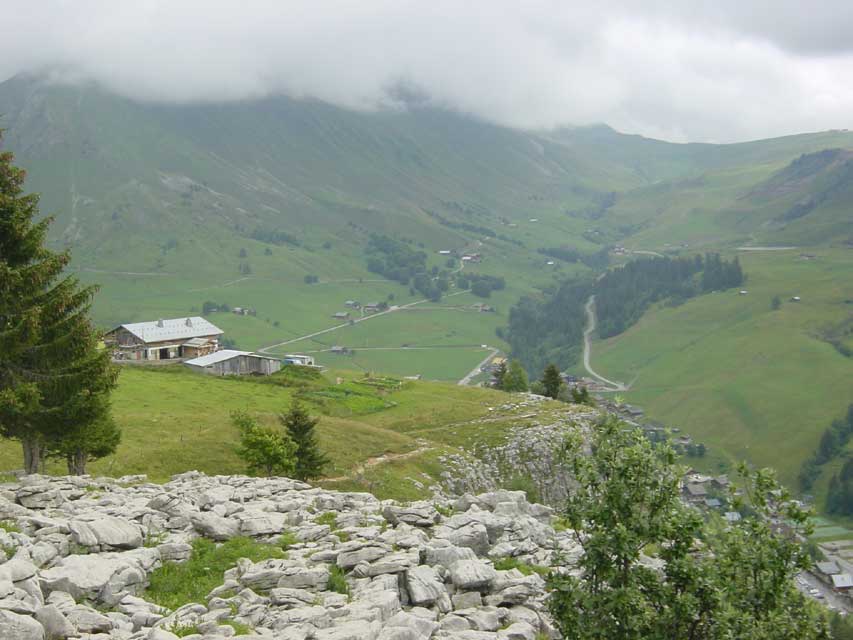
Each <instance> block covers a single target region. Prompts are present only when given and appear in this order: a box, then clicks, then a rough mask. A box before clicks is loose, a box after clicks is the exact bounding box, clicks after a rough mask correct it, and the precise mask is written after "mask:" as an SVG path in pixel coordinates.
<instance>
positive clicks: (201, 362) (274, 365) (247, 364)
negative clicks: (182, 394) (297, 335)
mask: <svg viewBox="0 0 853 640" xmlns="http://www.w3.org/2000/svg"><path fill="white" fill-rule="evenodd" d="M184 364H185V365H186V366H188V367H189V368H190V369H192V370H193V371H197V372H199V373H207V374H210V375H214V376H245V375H260V376H268V375H270V374H271V373H275V372H276V371H279V370H280V369H281V360H279V359H278V358H272V357H270V356H262V355H260V354H257V353H251V352H249V351H236V350H234V349H223V350H222V351H217V352H216V353H209V354H207V355H206V356H201V357H200V358H193V359H192V360H187V361H186V362H184Z"/></svg>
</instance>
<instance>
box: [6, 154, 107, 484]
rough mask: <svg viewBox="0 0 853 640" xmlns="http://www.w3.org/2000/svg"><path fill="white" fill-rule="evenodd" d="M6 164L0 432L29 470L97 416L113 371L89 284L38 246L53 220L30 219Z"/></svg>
mask: <svg viewBox="0 0 853 640" xmlns="http://www.w3.org/2000/svg"><path fill="white" fill-rule="evenodd" d="M12 161H13V156H12V154H11V153H10V152H3V153H0V435H2V436H4V437H7V438H14V439H16V440H19V441H20V442H21V443H22V445H23V450H24V470H25V471H26V472H27V473H35V472H37V471H38V470H39V468H40V466H41V462H42V457H43V454H44V453H45V452H46V447H47V446H50V445H51V444H55V443H57V442H59V441H60V440H61V439H62V437H63V436H64V435H66V434H67V433H68V432H69V429H71V428H82V427H83V426H85V425H94V424H96V423H97V422H98V421H99V420H100V419H102V418H103V411H104V401H103V397H104V396H105V395H106V394H108V393H109V391H110V390H111V389H112V388H113V387H114V386H115V381H116V377H117V369H116V367H115V366H114V365H112V364H111V363H110V355H109V352H108V351H106V350H104V349H100V348H99V342H100V339H101V336H100V334H99V332H98V331H96V329H95V327H94V326H93V325H92V323H91V322H90V321H89V318H88V311H89V306H90V304H91V299H92V296H93V295H94V293H95V291H96V288H95V287H82V286H81V285H80V283H79V281H78V280H77V279H76V278H74V277H71V276H64V275H63V270H64V268H65V267H66V265H67V264H68V261H69V259H70V256H69V254H68V252H63V253H56V252H53V251H50V250H49V249H47V248H46V247H45V237H46V234H47V229H48V226H49V225H50V223H51V221H52V218H43V219H41V220H37V218H38V216H39V210H38V195H36V194H25V193H24V192H23V184H24V178H25V172H24V171H23V170H22V169H20V168H18V167H15V166H14V165H13V164H12Z"/></svg>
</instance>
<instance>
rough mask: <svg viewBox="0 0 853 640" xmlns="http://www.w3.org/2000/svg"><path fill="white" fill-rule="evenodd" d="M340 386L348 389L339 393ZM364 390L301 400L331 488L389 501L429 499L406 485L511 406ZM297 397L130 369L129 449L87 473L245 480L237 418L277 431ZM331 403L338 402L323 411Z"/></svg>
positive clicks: (487, 397)
mask: <svg viewBox="0 0 853 640" xmlns="http://www.w3.org/2000/svg"><path fill="white" fill-rule="evenodd" d="M336 378H340V379H342V380H343V383H342V384H335V383H334V381H335V379H336ZM273 379H275V377H274V378H273ZM360 380H364V376H363V374H357V373H348V372H345V371H334V372H330V373H329V374H328V375H327V376H325V377H322V378H320V379H319V380H318V381H315V382H312V383H311V385H310V386H309V387H307V391H303V395H302V396H301V397H302V399H303V401H304V402H307V404H308V407H309V409H310V410H311V412H312V413H313V414H315V415H320V416H321V419H320V424H319V426H318V431H319V436H320V444H321V447H322V448H323V450H324V451H325V452H326V453H327V454H328V455H329V456H330V458H331V460H332V464H331V465H330V467H329V468H328V469H327V470H326V475H327V477H328V478H339V480H337V481H332V482H330V486H335V487H345V486H346V487H354V488H360V489H366V488H368V487H370V488H372V489H373V490H378V491H379V493H380V494H381V495H383V496H385V497H390V496H407V497H417V496H420V495H424V494H423V493H421V492H420V490H418V489H417V488H416V487H415V486H414V485H413V484H412V483H407V482H404V481H403V478H404V477H405V475H409V474H415V475H420V474H421V473H422V472H425V473H432V474H433V476H432V477H433V478H437V476H438V473H439V472H440V470H441V469H437V468H436V466H435V464H436V463H435V458H436V456H437V455H439V453H441V452H447V451H456V450H457V449H456V448H457V447H460V446H470V445H472V444H473V443H474V442H475V441H481V440H483V439H484V437H485V436H484V433H483V429H484V427H483V425H481V424H471V421H474V420H476V419H478V418H482V417H483V416H485V415H488V416H489V417H490V418H494V417H495V416H496V415H498V414H499V413H500V412H498V413H495V412H494V411H490V408H494V407H495V406H496V405H499V404H503V403H505V402H506V401H507V399H508V398H509V396H507V395H506V394H504V393H501V392H497V391H491V390H487V389H476V388H470V387H458V386H456V385H452V384H442V383H434V382H405V383H403V385H402V388H401V389H400V390H397V391H389V392H384V391H382V390H381V387H379V388H377V387H373V386H369V385H362V384H360V383H359V381H360ZM298 389H299V388H298V387H284V386H280V385H278V384H271V383H270V379H260V380H259V379H249V378H242V379H237V378H218V377H211V376H205V375H201V374H197V373H194V372H190V371H188V370H186V369H184V368H183V367H181V366H180V365H178V366H169V367H133V366H126V367H124V368H122V371H121V376H120V379H119V386H118V389H117V390H116V392H115V393H114V395H113V414H114V417H115V419H116V421H117V423H118V424H119V425H120V426H121V428H122V432H123V434H122V435H123V438H122V442H121V445H120V446H119V449H118V451H117V452H116V453H115V454H114V455H112V456H109V457H108V458H105V459H103V460H100V461H97V462H94V463H92V464H90V467H89V471H90V473H92V474H93V475H99V474H104V475H111V476H119V475H124V474H136V473H145V474H147V475H148V476H149V477H150V478H151V479H152V480H155V481H165V480H167V479H168V478H169V477H170V476H171V475H172V474H175V473H180V472H183V471H187V470H190V469H198V470H200V471H204V472H205V473H209V474H231V473H243V472H245V466H244V465H243V463H242V462H241V461H240V459H239V458H238V457H237V455H236V452H235V449H236V446H237V431H236V429H235V428H234V427H233V426H232V424H231V421H230V413H231V412H232V411H235V410H244V411H248V412H249V413H250V414H252V415H254V416H256V417H257V418H258V419H259V420H260V421H261V422H263V423H266V424H275V423H276V420H277V418H276V416H277V415H278V414H279V413H282V412H286V411H287V410H288V408H289V407H290V405H291V403H292V402H293V398H294V394H295V393H297V391H298ZM353 389H355V390H356V391H359V393H361V394H363V395H349V396H348V397H346V398H343V399H336V398H337V396H336V395H335V394H340V393H343V392H344V391H345V390H346V392H349V391H351V390H353ZM328 398H332V399H331V400H328V401H326V402H325V404H323V405H322V406H321V404H319V403H320V402H322V401H324V400H327V399H328ZM557 408H558V409H559V407H557ZM504 413H505V415H504V417H505V419H506V422H501V421H497V422H495V423H493V424H490V425H489V427H488V431H489V436H488V437H490V438H498V437H500V434H501V433H503V430H504V429H505V428H506V427H508V426H510V425H511V424H514V423H515V421H514V420H513V415H514V414H513V413H512V412H511V411H510V412H504ZM415 450H422V451H421V452H420V453H418V454H417V455H414V456H412V457H408V458H406V459H405V460H400V461H399V462H396V463H395V462H394V461H393V460H392V462H389V463H388V465H377V466H375V467H371V468H370V469H369V470H368V471H366V472H364V471H361V472H357V471H358V468H359V467H360V466H361V465H363V464H364V463H366V462H367V461H368V460H369V459H371V458H376V457H379V456H383V455H389V454H390V455H392V456H393V455H395V454H404V453H407V452H412V451H415ZM20 466H21V452H20V447H19V446H18V445H16V444H15V443H13V442H10V441H4V442H0V472H3V471H10V470H13V469H18V468H20ZM386 466H387V468H385V467H386ZM48 471H51V472H57V473H64V467H63V466H62V465H60V463H59V462H58V461H57V462H52V463H50V464H49V466H48ZM398 471H399V473H398ZM400 474H403V475H400ZM381 479H384V480H382V481H381V482H380V480H381ZM422 479H423V478H422ZM383 483H384V484H383ZM380 485H382V486H380Z"/></svg>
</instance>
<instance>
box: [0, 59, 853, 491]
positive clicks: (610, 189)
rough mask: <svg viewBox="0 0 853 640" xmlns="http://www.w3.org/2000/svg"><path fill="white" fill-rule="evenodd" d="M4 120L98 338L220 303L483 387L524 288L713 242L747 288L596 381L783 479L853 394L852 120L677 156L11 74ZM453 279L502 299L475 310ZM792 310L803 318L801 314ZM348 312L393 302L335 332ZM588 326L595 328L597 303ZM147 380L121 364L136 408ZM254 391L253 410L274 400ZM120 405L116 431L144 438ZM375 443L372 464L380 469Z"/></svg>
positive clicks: (603, 369)
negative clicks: (406, 272)
mask: <svg viewBox="0 0 853 640" xmlns="http://www.w3.org/2000/svg"><path fill="white" fill-rule="evenodd" d="M0 113H2V114H3V116H2V120H0V126H2V127H4V128H5V129H6V131H5V134H4V142H3V144H4V147H5V148H8V149H10V150H12V151H14V152H15V154H16V160H17V162H18V163H19V164H20V165H21V166H24V167H26V168H27V170H28V181H27V189H28V190H31V191H36V192H39V193H41V194H42V200H41V210H42V211H43V212H44V213H46V214H54V215H56V221H55V223H54V224H53V225H52V227H51V237H50V241H51V244H52V246H54V247H55V248H69V249H71V250H72V252H73V253H72V255H73V261H72V263H71V267H70V272H71V273H73V274H74V275H76V276H77V277H78V278H79V279H80V280H81V281H82V282H83V283H85V284H90V283H91V284H98V285H99V286H100V292H99V293H98V295H97V296H96V297H95V300H94V306H93V308H92V313H93V317H94V319H95V321H96V322H97V323H98V324H99V325H100V326H101V327H103V328H110V327H113V326H116V325H117V324H119V323H123V322H132V321H141V320H152V319H157V318H163V317H167V318H168V317H182V316H187V315H197V314H201V313H202V310H203V309H204V307H205V303H213V304H215V305H223V304H225V305H227V306H228V307H229V308H234V307H238V306H239V307H244V308H250V309H252V310H253V315H237V314H234V313H232V312H227V311H214V312H211V313H209V314H208V319H209V320H210V321H211V322H213V323H214V324H216V325H217V326H219V327H221V328H222V329H223V330H224V331H225V336H226V337H227V339H228V340H229V344H230V345H231V346H235V347H237V348H239V349H244V350H261V351H264V352H266V353H270V354H272V355H284V354H286V353H303V352H304V353H307V354H310V355H312V356H314V357H315V358H316V360H317V362H318V363H319V364H321V365H323V366H324V367H327V368H328V369H329V370H331V371H339V370H343V371H348V372H350V373H349V374H347V375H363V374H365V373H369V372H373V373H378V374H388V375H393V376H396V377H400V378H402V377H421V378H423V379H424V380H426V381H437V383H451V384H450V385H446V386H440V387H436V388H437V389H439V388H440V389H441V391H440V392H438V391H437V392H436V393H437V395H439V396H441V395H443V394H445V393H449V392H448V391H446V389H448V388H449V386H458V385H456V383H457V382H459V381H460V380H463V379H464V380H471V381H473V382H474V383H477V382H479V381H480V380H481V379H482V376H479V377H478V376H476V375H474V376H469V374H471V373H476V368H477V367H478V365H479V364H480V363H481V362H483V361H484V359H485V358H486V357H487V356H488V355H489V354H490V353H492V352H493V350H498V352H499V353H503V354H509V355H521V354H513V353H511V352H512V347H511V346H510V344H509V342H508V341H507V339H506V328H507V327H508V326H509V324H510V315H511V313H512V312H513V309H514V308H515V307H516V305H517V303H518V302H519V300H520V299H522V298H523V297H525V296H527V297H529V298H530V299H531V300H534V301H543V300H548V299H550V297H551V296H553V295H554V293H555V292H556V291H557V290H558V289H559V287H560V285H561V284H563V283H566V282H568V281H571V280H572V279H581V280H583V281H586V282H592V281H594V279H595V278H597V277H600V276H601V274H602V273H604V272H605V271H606V270H607V269H612V268H615V267H618V266H619V265H621V264H624V263H626V262H628V261H630V260H636V259H642V258H651V257H655V256H671V257H676V256H682V257H687V256H693V255H695V254H699V253H705V252H720V253H721V254H722V256H723V258H724V259H732V258H733V257H734V256H736V255H737V256H738V257H739V259H740V261H741V263H742V265H743V270H744V273H745V275H746V282H745V284H744V285H743V286H744V287H745V288H746V289H747V290H748V294H747V295H745V296H738V295H737V294H736V292H734V291H731V290H727V291H725V292H718V293H704V294H702V295H698V296H696V297H694V298H691V299H688V300H686V301H684V302H683V304H679V305H677V306H676V305H668V304H666V303H665V304H659V303H658V304H654V305H652V306H651V307H650V308H649V309H648V310H646V311H645V313H643V314H642V316H641V317H640V319H639V321H638V322H637V323H636V324H635V325H633V326H630V327H629V328H628V329H627V330H626V331H624V332H623V333H620V334H618V335H615V336H613V337H610V338H607V339H606V340H600V339H599V338H598V337H597V334H596V333H595V332H589V333H588V337H589V338H591V340H592V343H591V345H592V351H591V356H589V360H588V367H589V368H590V369H592V370H593V371H595V372H596V373H597V374H598V375H599V376H601V377H603V378H605V379H606V380H609V381H613V382H614V383H617V382H621V384H614V385H613V386H614V388H617V387H618V388H619V389H620V391H619V393H620V394H622V395H624V396H625V397H626V398H627V399H628V400H629V401H630V402H632V403H635V404H638V405H640V406H642V407H643V408H644V409H646V411H647V413H648V415H649V416H650V417H652V418H655V419H659V420H661V421H662V422H663V423H665V424H667V425H674V426H675V425H677V426H679V427H681V428H683V429H684V430H685V431H687V432H688V433H691V434H692V435H693V436H694V438H695V439H697V440H699V441H702V442H704V443H706V444H707V445H708V447H709V457H708V459H707V460H706V461H705V462H703V464H706V466H708V467H709V468H710V467H715V468H719V467H720V465H723V466H726V465H731V464H732V463H733V462H735V461H737V460H740V459H742V458H746V459H748V460H750V461H752V462H755V463H759V464H772V465H773V466H775V467H777V468H778V469H779V472H780V475H781V477H782V478H783V480H785V482H786V483H789V484H790V483H792V482H793V481H794V480H795V477H796V473H797V469H798V468H799V464H800V462H801V461H802V460H803V459H804V458H805V457H806V456H807V455H809V453H810V452H811V450H812V449H813V448H814V445H815V443H816V441H817V439H818V438H819V437H820V433H821V432H822V430H823V429H824V428H825V426H826V424H827V422H828V421H829V420H831V418H832V417H834V416H835V414H836V413H837V412H838V409H839V407H842V406H846V405H847V404H848V403H849V401H850V399H851V394H853V389H851V386H850V382H849V380H850V379H851V371H853V369H851V363H853V361H851V360H850V358H847V357H845V356H843V355H842V354H841V353H840V351H839V348H844V345H847V346H848V347H849V346H850V339H851V338H850V337H849V332H848V333H845V331H846V327H847V324H845V323H847V322H848V320H847V319H848V318H849V315H850V311H849V309H848V307H847V306H845V304H846V303H845V301H846V300H849V299H851V298H853V293H851V292H850V290H849V287H848V284H849V282H850V281H851V279H850V275H851V268H853V267H851V258H850V256H851V249H850V243H851V239H853V216H851V215H850V209H849V203H850V202H851V199H853V182H852V181H851V180H850V175H851V174H850V169H849V167H850V166H851V165H850V163H851V157H850V152H849V151H848V150H849V149H853V134H851V133H850V132H847V131H840V130H836V131H826V132H818V133H810V134H802V135H795V136H787V137H783V138H776V139H771V140H760V141H755V142H747V143H738V144H728V145H713V144H672V143H667V142H662V141H657V140H652V139H648V138H643V137H641V136H636V135H627V134H623V133H619V132H617V131H614V130H613V129H611V128H609V127H606V126H603V125H596V126H589V127H576V128H565V129H559V130H553V131H538V130H530V131H527V130H518V129H510V128H506V127H501V126H498V125H494V124H490V123H487V122H485V121H482V120H478V119H476V118H473V117H470V116H466V115H463V114H460V113H455V112H452V111H445V110H441V109H437V108H427V107H420V106H413V107H411V108H409V109H400V110H388V111H385V110H379V111H365V112H356V111H348V110H345V109H341V108H338V107H334V106H331V105H328V104H324V103H322V102H318V101H313V100H298V99H292V98H284V97H273V98H266V99H263V100H257V101H245V102H240V103H228V104H222V105H215V104H191V105H166V104H156V103H142V102H135V101H133V100H130V99H127V98H123V97H119V96H117V95H114V94H112V93H110V92H108V91H107V90H104V89H102V88H100V87H98V86H96V85H86V84H83V85H58V84H51V83H49V82H45V81H43V80H41V79H39V78H38V77H35V76H18V77H15V78H12V79H10V80H8V81H6V82H4V83H2V84H0ZM376 236H383V237H387V238H392V239H393V240H394V241H396V242H399V243H402V244H404V245H405V246H407V247H410V248H411V250H412V251H414V252H423V254H424V256H425V258H424V270H425V274H427V275H428V276H429V278H432V279H433V280H431V282H437V281H438V280H441V279H446V280H448V288H447V289H446V290H445V291H443V292H442V294H441V296H440V297H438V298H437V299H429V298H428V297H426V296H424V295H423V294H422V293H421V291H418V290H416V289H415V287H414V286H413V285H414V281H413V280H411V281H409V282H408V284H402V283H401V282H402V281H404V280H405V278H402V279H389V278H386V277H383V276H382V275H380V274H378V273H376V272H375V271H374V270H371V269H370V268H369V267H370V264H369V260H370V258H371V254H369V253H368V248H369V246H370V243H371V239H372V238H374V237H376ZM790 247H797V248H796V249H793V248H790ZM762 248H766V249H773V250H772V251H761V250H759V249H762ZM741 249H751V250H748V251H747V250H741ZM473 254H476V255H477V256H479V258H478V259H477V261H476V262H463V261H461V257H462V256H465V255H473ZM800 254H805V255H813V256H815V257H814V259H811V258H809V259H803V260H800V259H799V256H800ZM463 266H464V269H463ZM460 269H462V271H461V272H460V271H459V270H460ZM453 274H456V275H468V274H479V275H484V276H493V277H496V278H502V279H503V282H505V287H504V288H502V289H499V290H498V289H496V290H492V291H491V292H489V293H488V297H482V296H478V295H475V294H474V292H473V291H471V290H469V289H466V288H463V287H459V286H457V279H456V278H455V277H452V276H453ZM776 295H778V296H780V298H781V299H782V301H783V303H782V306H781V309H779V310H778V311H775V312H772V313H771V309H770V305H771V300H772V298H773V297H774V296H776ZM795 295H799V296H801V297H802V302H801V303H800V304H797V305H795V304H793V303H789V302H788V299H789V298H790V297H792V296H795ZM587 299H588V296H584V297H583V302H582V303H581V305H582V304H585V303H586V301H587ZM348 300H357V301H360V302H361V303H362V304H366V303H368V302H375V303H385V304H387V305H388V311H387V312H379V313H376V314H375V315H369V316H362V315H361V312H352V314H351V316H350V317H349V319H347V320H343V321H342V320H339V319H336V318H335V317H334V316H335V315H336V314H339V313H342V312H350V311H351V310H350V309H348V308H347V307H346V306H345V303H346V301H348ZM478 305H487V306H488V307H489V308H490V309H491V310H489V311H481V310H478V309H481V308H482V306H480V307H478ZM576 313H577V314H580V315H579V317H581V322H583V321H584V318H583V315H582V314H584V310H583V308H582V306H580V307H578V308H577V309H576ZM582 333H583V328H581V330H580V331H579V332H578V336H577V340H574V338H572V339H570V340H569V341H568V342H566V341H565V340H563V342H562V343H560V340H559V336H556V337H555V338H554V343H553V344H549V345H548V349H551V351H549V352H547V353H544V354H540V357H539V359H540V360H542V361H543V363H544V362H547V361H548V360H549V359H553V360H555V361H556V364H557V365H558V366H559V367H560V368H561V369H563V370H566V371H568V372H571V373H578V374H579V373H582V371H583V370H582V363H583V361H584V350H583V348H582V347H583V343H584V340H583V335H582ZM830 334H832V336H831V340H830V341H828V340H827V339H824V338H822V337H821V336H824V337H826V336H829V335H830ZM836 334H837V335H836ZM832 340H834V341H835V343H834V344H835V346H833V343H832V342H831V341H832ZM839 345H840V346H839ZM588 353H589V352H588ZM528 374H529V375H530V376H531V378H532V379H535V378H537V377H538V376H539V375H540V374H541V371H539V370H530V371H528ZM145 375H147V374H145V373H142V372H138V371H135V370H129V371H126V372H124V373H123V374H122V376H123V379H126V380H127V381H128V382H126V383H125V382H122V385H123V387H122V388H123V391H121V393H126V392H127V391H128V389H129V388H130V387H131V386H133V381H134V380H139V381H142V383H143V384H148V382H146V381H148V378H145V377H144V376H145ZM152 375H154V374H152ZM139 376H142V377H141V378H140V377H139ZM175 379H176V380H177V379H179V378H175ZM207 382H208V383H209V384H220V382H219V381H207ZM191 383H192V381H191V380H187V381H186V384H187V385H189V386H192V384H191ZM425 384H426V383H425ZM429 384H432V383H429ZM155 386H156V385H155ZM179 386H183V382H182V385H179ZM232 388H234V389H236V388H237V387H228V389H232ZM188 391H189V390H188ZM469 392H470V393H472V394H477V393H480V390H471V391H469ZM460 393H461V392H460ZM252 395H253V394H250V395H249V396H247V397H243V396H240V397H241V398H242V400H241V402H244V403H251V404H254V403H255V402H259V403H261V404H263V403H264V402H267V401H266V400H263V399H259V400H257V401H256V400H255V399H254V398H253V397H252ZM285 395H286V393H285ZM284 400H285V404H286V398H284ZM119 404H122V403H116V409H115V411H116V415H117V417H119V421H120V422H121V423H122V424H123V425H132V424H136V422H135V421H136V418H134V417H131V416H130V415H122V414H121V413H120V412H121V411H122V409H120V408H119ZM125 405H126V403H125ZM199 411H201V410H199ZM175 415H177V414H175ZM199 415H200V416H204V415H205V413H204V412H203V411H202V412H201V413H200V414H199ZM163 419H164V420H172V421H173V426H174V424H177V423H180V425H181V429H182V430H183V429H184V428H185V427H184V426H183V424H184V422H187V421H186V420H185V418H184V417H181V418H180V419H178V418H177V417H173V418H167V417H166V415H165V414H164V417H163ZM199 420H201V418H199ZM213 422H214V423H216V424H221V425H223V428H224V422H227V421H225V419H224V418H223V417H222V416H220V417H218V418H214V419H213ZM368 432H369V430H368V431H366V432H365V433H364V439H365V442H372V440H371V437H372V436H370V434H369V433H368ZM359 433H360V432H359ZM361 438H362V436H361V435H359V437H358V439H359V440H360V439H361ZM389 441H390V442H392V443H393V442H397V440H395V439H394V438H393V437H391V438H390V440H389ZM408 444H409V445H411V444H412V443H408ZM395 446H396V445H395ZM367 448H368V451H364V452H362V453H364V455H363V456H361V458H362V459H366V458H368V457H370V456H375V455H381V454H382V451H378V450H373V449H372V445H370V446H368V447H367ZM403 449H405V447H403ZM393 450H394V447H392V450H391V452H393ZM223 455H225V454H223ZM10 456H11V454H10ZM8 459H9V460H11V459H12V457H9V458H8ZM227 459H228V456H227V455H225V458H223V460H222V461H220V462H221V464H223V465H224V468H230V467H229V465H230V464H232V463H229V462H227ZM350 462H352V461H350ZM115 464H118V463H115ZM217 464H219V463H217ZM341 464H344V466H346V464H348V463H343V462H342V463H341ZM836 471H837V469H835V470H834V471H833V472H836ZM339 472H340V468H336V471H335V473H336V474H338V475H340V473H339ZM164 473H165V472H164ZM827 482H828V476H827V477H823V476H822V477H821V479H819V481H818V483H817V485H816V489H815V491H816V493H817V496H816V500H817V502H818V503H820V502H821V500H822V496H823V494H824V493H825V485H826V483H827Z"/></svg>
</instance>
